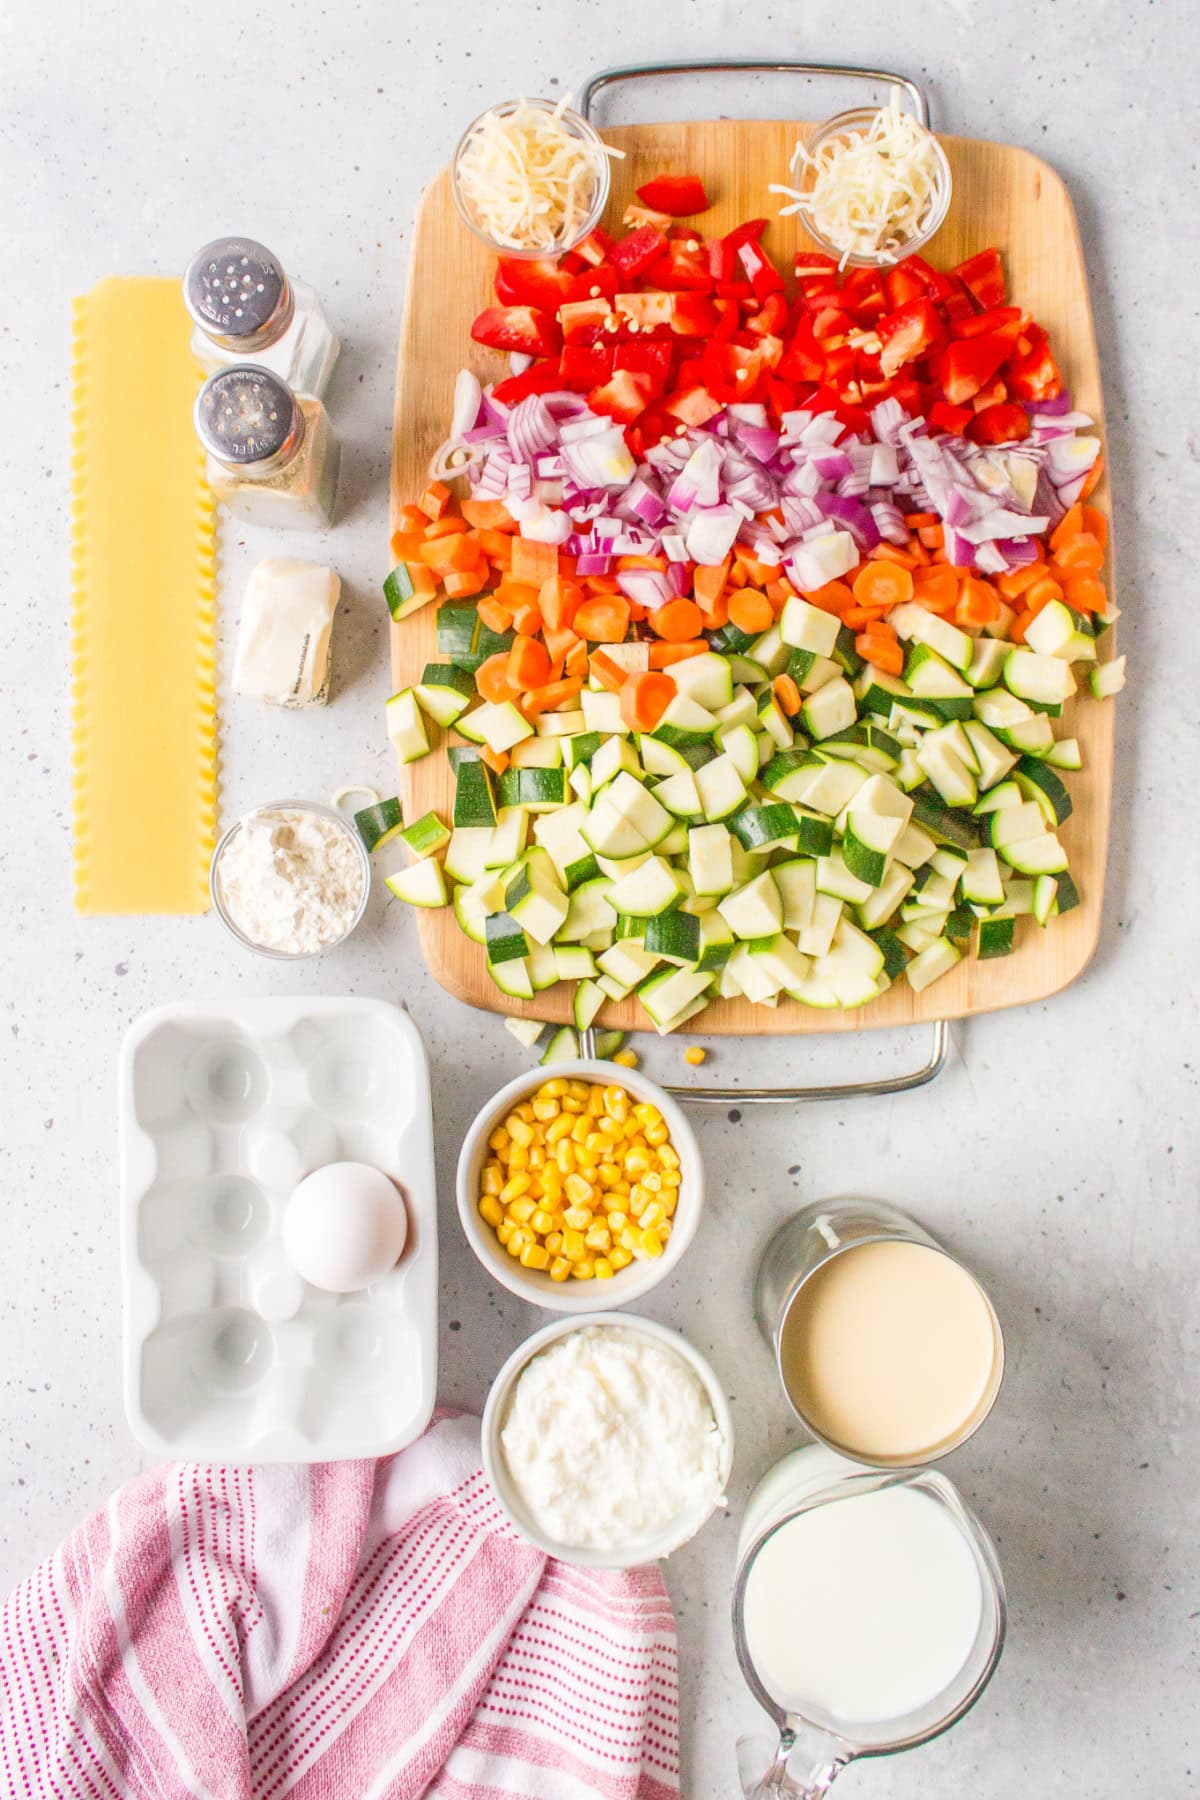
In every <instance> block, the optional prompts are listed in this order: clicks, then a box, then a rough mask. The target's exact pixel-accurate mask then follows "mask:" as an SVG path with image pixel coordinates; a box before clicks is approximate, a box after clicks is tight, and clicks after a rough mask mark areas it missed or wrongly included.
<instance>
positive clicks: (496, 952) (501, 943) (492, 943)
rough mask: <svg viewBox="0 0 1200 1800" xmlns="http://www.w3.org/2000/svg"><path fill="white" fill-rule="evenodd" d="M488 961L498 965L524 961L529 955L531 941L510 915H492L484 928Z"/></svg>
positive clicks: (499, 913)
mask: <svg viewBox="0 0 1200 1800" xmlns="http://www.w3.org/2000/svg"><path fill="white" fill-rule="evenodd" d="M484 942H485V944H486V945H487V958H488V961H489V962H490V963H491V964H492V965H493V967H495V965H496V964H498V963H506V962H516V961H524V960H525V958H526V957H527V956H528V955H529V949H530V946H529V939H528V938H527V937H526V936H525V933H524V932H523V931H522V930H521V927H520V926H519V925H518V924H517V921H516V920H515V919H514V918H511V917H510V916H509V914H508V913H504V912H498V913H492V915H491V917H490V918H489V919H488V921H487V924H486V925H485V927H484Z"/></svg>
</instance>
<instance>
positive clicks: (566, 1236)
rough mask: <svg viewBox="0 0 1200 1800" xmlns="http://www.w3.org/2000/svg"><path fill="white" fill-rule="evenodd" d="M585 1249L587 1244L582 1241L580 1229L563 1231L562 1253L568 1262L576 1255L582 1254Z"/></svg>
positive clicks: (573, 1259)
mask: <svg viewBox="0 0 1200 1800" xmlns="http://www.w3.org/2000/svg"><path fill="white" fill-rule="evenodd" d="M586 1249H587V1245H586V1244H585V1243H584V1241H583V1233H582V1231H569V1230H568V1231H564V1232H563V1234H562V1253H563V1255H564V1256H565V1257H566V1258H567V1260H568V1261H569V1262H574V1261H575V1258H576V1257H577V1256H582V1255H583V1254H584V1252H585V1250H586Z"/></svg>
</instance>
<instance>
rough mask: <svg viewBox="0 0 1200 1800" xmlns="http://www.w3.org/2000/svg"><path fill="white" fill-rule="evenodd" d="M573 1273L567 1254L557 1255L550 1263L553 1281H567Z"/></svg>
mask: <svg viewBox="0 0 1200 1800" xmlns="http://www.w3.org/2000/svg"><path fill="white" fill-rule="evenodd" d="M570 1273H571V1265H570V1263H569V1262H568V1261H567V1259H566V1257H565V1256H556V1257H555V1259H554V1261H553V1262H552V1263H551V1264H550V1279H551V1281H565V1280H566V1279H567V1276H568V1275H569V1274H570Z"/></svg>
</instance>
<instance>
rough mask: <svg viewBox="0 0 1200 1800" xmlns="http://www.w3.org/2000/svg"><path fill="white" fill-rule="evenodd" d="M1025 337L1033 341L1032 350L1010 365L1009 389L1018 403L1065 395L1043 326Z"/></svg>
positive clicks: (1029, 331)
mask: <svg viewBox="0 0 1200 1800" xmlns="http://www.w3.org/2000/svg"><path fill="white" fill-rule="evenodd" d="M1024 335H1025V336H1026V337H1028V338H1029V340H1030V344H1029V349H1028V350H1027V351H1025V352H1024V354H1017V355H1014V356H1013V357H1012V358H1011V360H1010V362H1009V365H1008V386H1009V390H1010V391H1011V392H1012V393H1013V394H1014V395H1015V396H1016V398H1017V399H1018V400H1053V399H1055V398H1056V397H1057V396H1058V395H1059V394H1061V393H1062V376H1061V375H1060V374H1059V371H1058V364H1057V363H1056V362H1055V360H1054V357H1053V356H1052V355H1051V353H1050V340H1049V339H1048V338H1047V336H1046V333H1045V332H1044V331H1043V330H1042V328H1041V326H1040V325H1034V326H1031V327H1030V328H1029V330H1028V331H1027V332H1026V333H1025V334H1024Z"/></svg>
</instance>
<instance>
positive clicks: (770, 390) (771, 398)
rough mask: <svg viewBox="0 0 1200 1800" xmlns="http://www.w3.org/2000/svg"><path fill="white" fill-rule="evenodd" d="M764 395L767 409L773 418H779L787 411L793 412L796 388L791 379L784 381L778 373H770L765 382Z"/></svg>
mask: <svg viewBox="0 0 1200 1800" xmlns="http://www.w3.org/2000/svg"><path fill="white" fill-rule="evenodd" d="M763 397H764V399H765V400H766V403H767V411H768V412H769V413H770V414H771V417H772V418H773V419H778V418H780V417H781V416H782V414H783V413H785V412H791V411H793V410H794V408H795V405H796V390H795V388H794V387H793V386H792V384H791V382H790V381H783V380H781V379H780V377H779V376H778V375H768V376H767V379H766V380H765V381H764V382H763Z"/></svg>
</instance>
